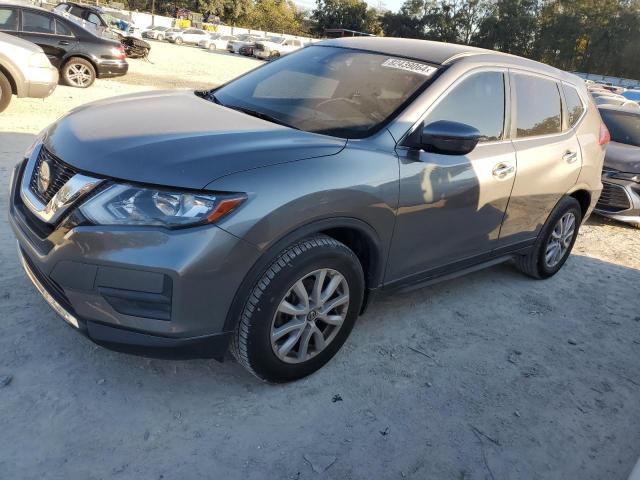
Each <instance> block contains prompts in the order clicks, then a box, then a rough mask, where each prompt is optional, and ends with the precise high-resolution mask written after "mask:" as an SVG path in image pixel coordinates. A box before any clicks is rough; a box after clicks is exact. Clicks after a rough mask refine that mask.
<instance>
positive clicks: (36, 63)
mask: <svg viewBox="0 0 640 480" xmlns="http://www.w3.org/2000/svg"><path fill="white" fill-rule="evenodd" d="M29 66H30V67H35V68H51V62H50V61H49V59H48V58H47V56H46V55H45V54H44V53H42V52H39V53H34V54H33V55H31V56H30V57H29Z"/></svg>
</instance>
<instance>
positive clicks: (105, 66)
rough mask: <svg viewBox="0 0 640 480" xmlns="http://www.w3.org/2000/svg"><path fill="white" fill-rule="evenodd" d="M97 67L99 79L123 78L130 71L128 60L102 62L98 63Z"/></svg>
mask: <svg viewBox="0 0 640 480" xmlns="http://www.w3.org/2000/svg"><path fill="white" fill-rule="evenodd" d="M97 67H98V68H97V70H96V74H97V76H98V78H113V77H122V76H123V75H126V74H127V72H128V71H129V64H128V63H127V61H126V60H102V61H100V62H98V64H97Z"/></svg>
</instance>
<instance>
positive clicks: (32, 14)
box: [20, 9, 73, 67]
mask: <svg viewBox="0 0 640 480" xmlns="http://www.w3.org/2000/svg"><path fill="white" fill-rule="evenodd" d="M57 23H59V27H58V28H59V29H60V33H61V35H58V34H57V33H56V19H55V18H54V16H53V15H51V14H50V13H47V12H40V11H36V10H28V9H24V10H22V27H21V29H20V36H21V37H22V38H24V39H25V40H29V41H30V42H33V43H35V44H36V45H39V46H40V47H42V50H44V53H45V54H46V55H47V57H49V61H50V62H51V64H52V65H54V66H55V67H59V66H60V63H61V61H62V58H63V57H64V54H65V52H66V51H67V49H68V48H70V45H71V43H72V41H73V37H72V36H70V35H71V32H70V31H69V29H66V30H63V27H64V25H62V24H61V23H60V22H59V21H58V22H57ZM62 33H64V35H62Z"/></svg>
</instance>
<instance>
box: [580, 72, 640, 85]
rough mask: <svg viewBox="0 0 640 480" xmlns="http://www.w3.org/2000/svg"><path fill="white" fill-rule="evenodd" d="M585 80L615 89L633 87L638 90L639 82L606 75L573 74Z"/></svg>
mask: <svg viewBox="0 0 640 480" xmlns="http://www.w3.org/2000/svg"><path fill="white" fill-rule="evenodd" d="M573 73H574V74H576V75H578V76H579V77H582V78H584V79H585V80H593V81H594V82H598V83H610V84H611V85H615V86H616V87H627V88H628V87H635V88H640V80H631V79H629V78H620V77H609V76H607V75H596V74H595V73H581V72H573Z"/></svg>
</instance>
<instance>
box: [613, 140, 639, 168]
mask: <svg viewBox="0 0 640 480" xmlns="http://www.w3.org/2000/svg"><path fill="white" fill-rule="evenodd" d="M604 166H605V167H609V168H613V169H615V170H620V171H621V172H629V173H640V147H636V146H634V145H627V144H626V143H618V142H609V144H608V145H607V152H606V154H605V158H604Z"/></svg>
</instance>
